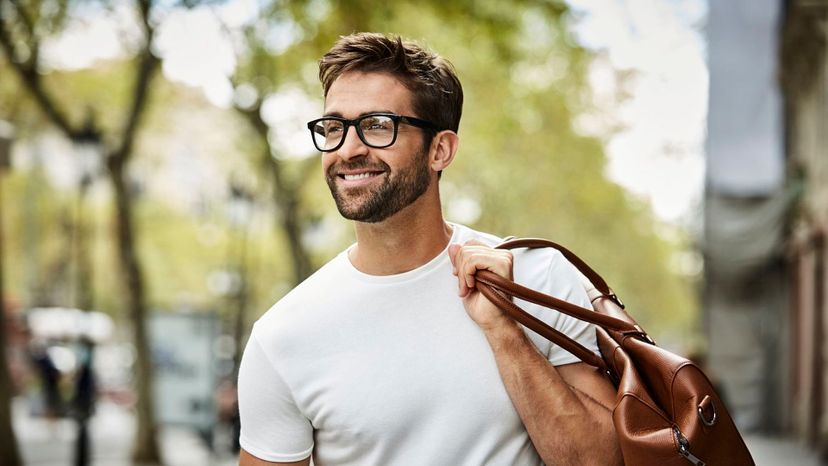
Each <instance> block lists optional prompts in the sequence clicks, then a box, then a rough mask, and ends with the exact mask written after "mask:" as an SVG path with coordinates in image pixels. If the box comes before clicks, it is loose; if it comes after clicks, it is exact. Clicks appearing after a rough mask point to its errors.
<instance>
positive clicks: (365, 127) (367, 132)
mask: <svg viewBox="0 0 828 466" xmlns="http://www.w3.org/2000/svg"><path fill="white" fill-rule="evenodd" d="M400 123H405V124H407V125H411V126H416V127H418V128H423V129H430V130H436V129H437V125H435V124H434V123H432V122H430V121H426V120H421V119H419V118H414V117H410V116H402V115H396V114H393V113H369V114H367V115H363V116H361V117H359V118H356V119H354V120H348V119H346V118H340V117H324V118H319V119H316V120H313V121H309V122H308V129H309V130H310V132H311V136H312V137H313V145H315V146H316V148H317V149H319V150H320V151H321V152H333V151H335V150H337V149H339V148H340V147H342V144H343V143H344V142H345V136H346V135H347V134H348V127H349V126H353V127H354V128H356V132H357V135H358V136H359V139H360V140H361V141H362V142H363V143H364V144H365V145H366V146H368V147H373V148H374V149H383V148H385V147H389V146H391V145H393V144H394V142H395V141H396V140H397V128H398V127H399V125H400Z"/></svg>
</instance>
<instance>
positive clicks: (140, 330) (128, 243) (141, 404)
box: [108, 156, 161, 464]
mask: <svg viewBox="0 0 828 466" xmlns="http://www.w3.org/2000/svg"><path fill="white" fill-rule="evenodd" d="M108 168H109V175H110V181H111V182H112V188H113V192H114V195H115V212H114V214H115V219H116V236H117V245H118V256H119V258H120V265H121V267H122V273H123V277H124V283H125V288H126V289H125V290H124V291H125V293H126V304H127V311H128V315H129V318H130V320H131V323H132V331H133V333H132V337H133V343H134V344H135V356H136V359H135V390H136V392H137V395H138V400H137V404H136V407H135V408H136V414H137V417H138V419H137V422H138V425H137V432H136V438H135V444H134V449H133V456H132V458H133V460H134V461H135V462H138V463H148V464H160V463H161V454H160V449H159V448H158V438H157V435H156V434H157V427H156V422H155V412H154V406H155V403H154V393H153V390H152V386H153V384H152V378H153V377H152V375H153V374H152V360H151V359H152V357H151V352H150V347H149V339H148V337H147V326H146V317H147V313H146V304H145V302H144V282H143V275H142V272H141V264H140V263H139V260H138V256H137V254H136V251H135V249H136V248H135V244H136V243H135V237H134V229H133V224H132V202H131V199H130V196H131V193H130V192H129V187H128V186H127V185H126V180H125V176H124V164H123V159H121V158H119V157H115V156H111V157H109V159H108Z"/></svg>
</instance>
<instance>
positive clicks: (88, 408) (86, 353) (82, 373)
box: [71, 337, 97, 466]
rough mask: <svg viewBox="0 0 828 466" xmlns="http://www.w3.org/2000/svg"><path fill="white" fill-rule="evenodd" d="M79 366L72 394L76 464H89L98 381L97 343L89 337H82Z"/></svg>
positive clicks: (84, 465)
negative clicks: (90, 429)
mask: <svg viewBox="0 0 828 466" xmlns="http://www.w3.org/2000/svg"><path fill="white" fill-rule="evenodd" d="M79 353H80V354H79V357H78V362H79V367H78V371H77V373H76V374H75V392H74V395H73V396H72V404H71V413H72V416H73V417H74V418H75V421H76V422H77V426H78V436H77V438H76V441H75V462H74V465H75V466H86V465H88V464H89V458H90V445H89V432H88V431H89V426H88V424H89V418H91V417H92V414H93V413H94V412H95V398H96V390H97V387H96V382H95V372H94V369H93V365H92V363H93V360H94V354H95V345H94V343H93V342H92V340H90V339H89V338H87V337H82V338H81V341H80V349H79Z"/></svg>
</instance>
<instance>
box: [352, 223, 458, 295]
mask: <svg viewBox="0 0 828 466" xmlns="http://www.w3.org/2000/svg"><path fill="white" fill-rule="evenodd" d="M446 224H447V225H448V226H449V227H451V238H449V241H448V244H446V247H445V248H443V250H442V251H440V253H439V254H437V255H436V256H434V257H433V258H432V259H431V260H429V261H428V262H426V263H425V264H423V265H421V266H419V267H417V268H415V269H412V270H409V271H407V272H402V273H397V274H393V275H372V274H369V273H365V272H362V271H360V270H359V269H357V268H356V267H354V264H352V263H351V259H350V258H349V257H348V253H349V252H350V251H351V249H352V248H353V247H354V246H356V243H354V244H352V245H350V246H348V248H347V249H345V250H344V251H342V252H341V253H340V254H339V259H340V261H342V262H343V263H344V267H345V268H346V269H347V270H348V272H349V273H350V274H351V275H352V276H353V277H354V278H356V279H357V280H360V281H362V282H365V283H374V284H381V285H388V284H395V283H402V282H407V281H411V280H415V279H417V278H420V277H422V276H425V275H428V274H429V273H430V272H432V271H433V270H435V269H437V268H439V267H440V266H442V265H444V264H445V263H446V262H449V257H448V247H449V245H451V244H452V243H454V242H456V238H457V237H458V230H459V229H460V228H461V227H460V226H459V225H457V224H455V223H451V222H446Z"/></svg>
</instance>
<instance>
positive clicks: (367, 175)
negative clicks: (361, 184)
mask: <svg viewBox="0 0 828 466" xmlns="http://www.w3.org/2000/svg"><path fill="white" fill-rule="evenodd" d="M382 173H383V172H382V171H369V172H361V173H340V174H339V177H340V178H342V179H343V180H345V181H364V180H368V179H371V178H375V177H377V176H379V175H381V174H382Z"/></svg>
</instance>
